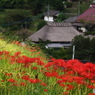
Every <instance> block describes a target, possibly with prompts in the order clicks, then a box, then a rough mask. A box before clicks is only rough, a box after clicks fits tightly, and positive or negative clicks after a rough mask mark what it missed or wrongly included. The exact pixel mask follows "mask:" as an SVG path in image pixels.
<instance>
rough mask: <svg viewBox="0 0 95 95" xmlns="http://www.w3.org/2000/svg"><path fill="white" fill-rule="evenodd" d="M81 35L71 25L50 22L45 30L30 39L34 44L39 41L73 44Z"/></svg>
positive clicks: (39, 31) (42, 29)
mask: <svg viewBox="0 0 95 95" xmlns="http://www.w3.org/2000/svg"><path fill="white" fill-rule="evenodd" d="M80 34H81V33H79V32H78V31H77V30H76V29H75V28H74V27H73V26H72V25H71V23H66V22H62V23H55V22H48V23H47V24H46V25H45V26H44V27H43V28H41V29H40V30H38V31H37V32H36V33H34V34H33V35H31V36H30V37H28V38H29V40H31V41H34V42H38V41H39V39H42V40H43V41H46V40H49V41H51V42H71V41H72V39H73V38H74V37H75V36H76V35H80Z"/></svg>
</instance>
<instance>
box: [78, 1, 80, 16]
mask: <svg viewBox="0 0 95 95" xmlns="http://www.w3.org/2000/svg"><path fill="white" fill-rule="evenodd" d="M78 15H80V1H79V2H78Z"/></svg>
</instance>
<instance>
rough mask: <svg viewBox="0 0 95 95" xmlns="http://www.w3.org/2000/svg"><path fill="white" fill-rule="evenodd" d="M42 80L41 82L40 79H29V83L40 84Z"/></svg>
mask: <svg viewBox="0 0 95 95" xmlns="http://www.w3.org/2000/svg"><path fill="white" fill-rule="evenodd" d="M40 81H41V80H39V79H29V82H30V83H38V82H40Z"/></svg>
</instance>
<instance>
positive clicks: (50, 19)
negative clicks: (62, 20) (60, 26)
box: [44, 16, 54, 22]
mask: <svg viewBox="0 0 95 95" xmlns="http://www.w3.org/2000/svg"><path fill="white" fill-rule="evenodd" d="M44 21H51V22H54V20H53V16H49V17H48V16H44Z"/></svg>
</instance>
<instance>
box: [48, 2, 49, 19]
mask: <svg viewBox="0 0 95 95" xmlns="http://www.w3.org/2000/svg"><path fill="white" fill-rule="evenodd" d="M48 21H49V4H48Z"/></svg>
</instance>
